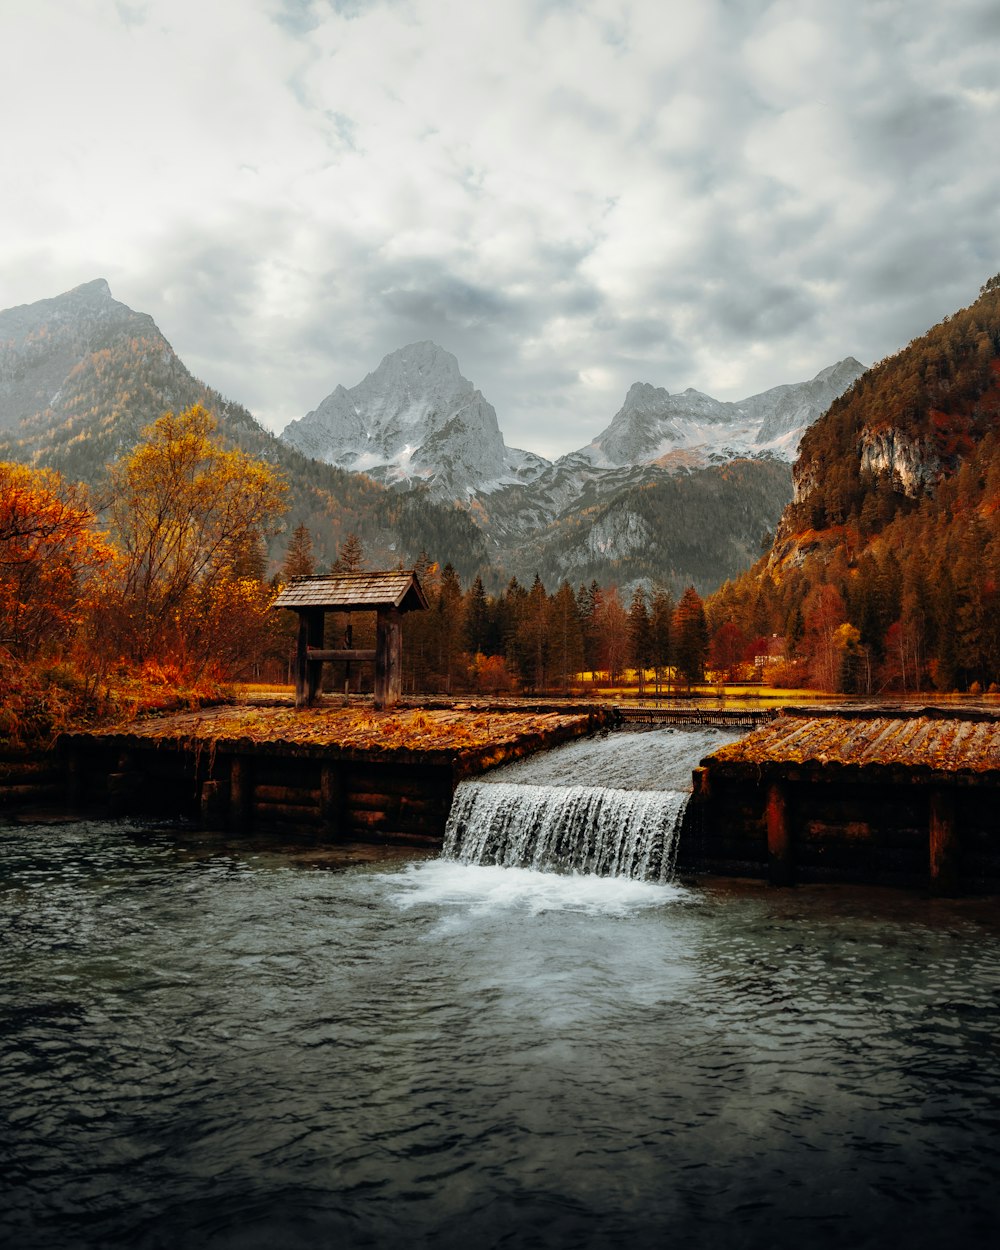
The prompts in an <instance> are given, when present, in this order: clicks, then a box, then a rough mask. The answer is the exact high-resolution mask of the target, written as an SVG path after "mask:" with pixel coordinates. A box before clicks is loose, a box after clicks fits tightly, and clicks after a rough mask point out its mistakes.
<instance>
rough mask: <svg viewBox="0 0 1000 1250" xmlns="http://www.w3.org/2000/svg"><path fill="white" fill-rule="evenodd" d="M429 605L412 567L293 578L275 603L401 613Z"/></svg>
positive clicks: (275, 605)
mask: <svg viewBox="0 0 1000 1250" xmlns="http://www.w3.org/2000/svg"><path fill="white" fill-rule="evenodd" d="M428 606H429V605H428V603H427V597H426V595H425V594H424V592H423V590H422V589H421V588H420V583H419V582H418V581H417V575H416V573H414V572H413V571H412V570H410V571H405V572H404V571H402V570H400V571H397V572H391V573H321V574H317V575H316V576H314V577H293V578H292V580H291V581H290V582H289V583H288V585H287V586H286V587H285V588H284V590H283V591H282V592H281V594H280V595H278V597H277V599H275V601H274V603H273V604H272V607H275V608H299V609H301V608H328V609H331V610H338V609H339V610H340V611H346V610H348V609H351V608H357V609H366V610H369V611H374V610H375V609H377V608H398V609H399V611H400V612H412V611H414V610H417V609H423V608H426V607H428Z"/></svg>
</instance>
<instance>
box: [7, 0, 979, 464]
mask: <svg viewBox="0 0 1000 1250" xmlns="http://www.w3.org/2000/svg"><path fill="white" fill-rule="evenodd" d="M998 45H1000V0H947V3H944V0H775V2H773V3H770V2H768V0H0V106H2V110H3V117H4V142H3V150H2V156H0V160H2V169H3V190H2V194H0V307H9V306H11V305H14V304H21V303H31V302H33V301H35V300H37V299H43V298H46V297H48V296H52V295H56V294H59V293H60V292H62V291H65V290H68V289H69V288H71V287H73V286H76V285H78V284H79V283H81V282H86V281H89V280H90V279H92V278H97V277H103V278H107V280H108V281H109V283H110V284H111V289H112V292H113V293H114V295H115V296H116V298H118V299H120V300H122V301H123V302H124V303H126V304H128V305H130V306H131V307H132V308H135V309H138V310H140V311H142V312H147V313H150V314H151V315H152V316H153V318H154V319H155V320H156V322H157V324H158V325H159V327H160V329H161V330H162V331H163V333H164V334H165V335H166V336H167V338H168V339H169V340H170V342H171V343H172V344H173V346H174V348H175V349H176V350H177V352H178V353H179V355H180V356H181V358H182V359H183V360H184V362H185V363H186V364H187V365H188V367H189V368H190V369H191V370H192V371H193V372H194V373H195V374H196V375H197V376H199V377H200V378H202V379H203V380H204V381H206V382H208V383H209V384H210V385H212V386H215V387H217V388H218V389H219V390H221V391H223V392H224V393H225V394H226V395H228V396H230V397H232V398H234V399H238V400H240V401H241V402H242V403H244V404H246V406H247V407H249V408H250V409H251V411H252V412H254V414H255V415H257V416H258V417H259V418H260V419H261V420H262V421H263V422H264V423H265V424H266V425H268V426H270V427H271V428H273V429H280V428H281V427H283V426H284V425H285V424H286V423H287V422H288V421H289V420H291V419H293V418H296V417H300V416H302V415H303V414H304V413H305V412H306V411H308V410H309V409H312V408H314V407H316V405H317V404H318V403H319V402H320V400H321V399H322V398H323V397H324V396H325V395H326V394H328V393H329V391H331V390H332V389H333V387H334V386H335V385H336V384H337V383H338V382H341V383H343V384H344V385H346V386H353V385H354V384H355V383H357V382H358V381H360V379H361V378H362V377H363V376H364V375H365V374H366V373H367V372H369V371H370V370H372V369H373V368H375V366H376V365H377V364H378V362H379V360H380V359H381V358H382V356H383V355H385V354H386V353H387V352H389V351H392V350H393V349H395V348H397V347H400V346H402V345H403V344H405V343H408V342H412V341H414V340H416V339H424V338H429V339H433V340H434V341H435V342H437V343H439V344H440V345H441V346H442V347H445V348H447V349H448V350H449V351H452V352H454V353H455V355H456V356H457V357H458V359H459V363H460V365H461V367H462V371H463V373H464V374H465V376H466V377H468V378H470V379H471V380H472V381H473V382H474V383H475V384H476V385H477V386H478V387H479V388H480V389H481V390H482V391H483V393H484V394H485V396H486V398H487V399H489V400H490V401H491V402H492V403H493V404H494V406H495V407H496V409H497V414H498V417H499V420H500V426H501V428H502V429H503V431H504V433H505V436H506V439H507V442H508V443H510V444H512V445H514V446H522V447H527V448H530V449H531V450H534V451H538V452H541V453H543V454H547V455H553V454H556V453H560V452H564V451H569V450H572V449H574V448H576V447H579V446H581V445H582V444H584V443H586V442H588V441H589V439H590V438H592V437H593V436H594V435H595V434H596V433H597V432H598V431H599V430H600V429H602V428H603V427H604V426H605V425H606V424H607V423H608V421H609V419H610V418H611V416H612V415H613V414H614V412H615V411H616V410H617V409H618V408H619V407H620V405H621V402H622V399H623V397H624V394H625V391H626V390H627V388H628V386H629V385H630V384H631V383H632V382H634V381H646V382H652V383H654V384H655V385H658V386H665V387H666V388H667V389H668V390H670V391H678V390H683V389H684V388H686V387H688V386H695V387H697V388H698V389H699V390H704V391H707V392H709V393H710V394H713V395H715V396H716V397H718V398H720V399H736V398H741V397H743V396H746V395H749V394H753V393H755V392H757V391H760V390H764V389H766V388H767V387H769V386H774V385H777V384H779V383H781V382H790V381H799V380H801V379H804V378H807V377H811V376H812V375H813V374H814V373H816V372H817V371H818V370H820V369H822V368H824V367H825V366H826V365H828V364H831V363H833V362H834V361H835V360H838V359H840V358H842V357H844V356H847V355H854V356H857V357H858V359H860V360H862V361H863V362H864V363H866V364H868V363H871V362H872V361H874V360H876V359H878V358H880V357H882V356H885V355H887V354H889V353H891V352H893V351H895V350H897V349H898V348H900V347H902V346H903V345H905V343H906V342H907V341H908V340H909V339H911V338H912V337H913V336H914V335H916V334H919V333H921V332H922V331H924V330H925V329H927V328H928V327H929V326H930V325H932V324H933V323H934V322H936V321H938V320H939V319H940V318H941V317H942V316H943V315H945V314H946V313H949V312H952V311H954V310H955V309H957V308H959V307H962V306H963V305H965V304H968V303H970V302H971V301H972V299H974V298H975V296H976V295H977V293H978V289H979V286H980V285H981V283H982V282H983V281H985V279H986V278H987V277H989V276H990V275H991V274H993V273H995V272H996V271H997V270H1000V176H998V174H1000V46H998Z"/></svg>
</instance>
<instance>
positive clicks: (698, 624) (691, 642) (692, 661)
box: [672, 586, 708, 686]
mask: <svg viewBox="0 0 1000 1250" xmlns="http://www.w3.org/2000/svg"><path fill="white" fill-rule="evenodd" d="M672 626H673V629H672V632H673V639H674V662H675V664H676V665H677V668H678V669H679V670H680V673H681V676H682V677H683V678H684V680H685V681H686V682H687V684H688V685H689V686H690V685H692V683H694V682H696V681H701V680H702V679H703V678H704V676H705V661H706V659H707V658H708V624H707V622H706V620H705V606H704V604H703V603H702V601H701V596H700V595H699V594H698V592H697V591H696V590H695V588H694V587H693V586H689V587H688V588H687V590H685V591H684V594H683V595H681V601H680V603H679V604H678V605H677V610H676V611H675V612H674V619H673V621H672Z"/></svg>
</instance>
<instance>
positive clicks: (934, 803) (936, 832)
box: [929, 790, 959, 895]
mask: <svg viewBox="0 0 1000 1250" xmlns="http://www.w3.org/2000/svg"><path fill="white" fill-rule="evenodd" d="M929 805H930V821H929V825H930V889H931V893H932V894H942V895H949V894H958V893H959V874H958V822H957V821H956V819H955V796H954V793H953V792H952V791H951V790H932V791H931V792H930V804H929Z"/></svg>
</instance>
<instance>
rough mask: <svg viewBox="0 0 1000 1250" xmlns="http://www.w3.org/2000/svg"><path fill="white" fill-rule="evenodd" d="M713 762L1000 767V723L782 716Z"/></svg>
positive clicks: (949, 769) (945, 769)
mask: <svg viewBox="0 0 1000 1250" xmlns="http://www.w3.org/2000/svg"><path fill="white" fill-rule="evenodd" d="M712 762H713V763H714V762H718V763H725V764H749V765H756V766H758V767H760V766H762V765H768V764H800V765H819V766H825V765H830V764H833V765H838V764H839V765H846V766H853V767H855V768H862V769H863V768H870V767H875V768H878V767H883V768H885V767H893V768H899V767H903V768H906V769H913V770H920V771H924V770H927V771H930V772H947V773H956V772H966V773H988V772H997V771H1000V723H998V721H997V720H995V719H993V718H992V717H989V718H986V717H984V718H982V719H979V718H976V719H972V718H968V719H966V718H960V717H955V718H952V717H947V716H927V715H916V716H899V717H890V716H870V717H864V718H862V717H841V716H814V717H811V716H788V715H785V716H779V717H778V718H777V719H776V720H773V721H772V722H771V723H770V724H769V725H768V726H766V727H765V728H764V729H758V730H757V732H756V733H752V734H750V735H749V736H748V737H746V738H742V739H741V740H740V741H739V742H733V743H731V744H729V745H728V746H725V747H722V748H721V749H720V750H718V751H715V752H714V753H713V755H712Z"/></svg>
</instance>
